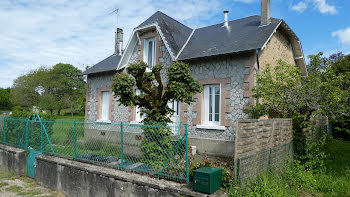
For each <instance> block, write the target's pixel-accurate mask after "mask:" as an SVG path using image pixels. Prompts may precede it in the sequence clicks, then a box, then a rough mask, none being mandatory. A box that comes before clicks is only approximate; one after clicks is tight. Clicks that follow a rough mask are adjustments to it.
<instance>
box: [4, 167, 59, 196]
mask: <svg viewBox="0 0 350 197" xmlns="http://www.w3.org/2000/svg"><path fill="white" fill-rule="evenodd" d="M17 196H18V197H19V196H21V197H22V196H28V197H29V196H38V197H39V196H41V197H65V195H63V194H61V193H59V192H57V191H52V190H50V189H47V188H44V187H42V186H40V185H38V184H37V183H35V181H34V180H33V179H30V178H28V177H19V176H17V175H15V174H13V173H7V172H4V171H0V197H17Z"/></svg>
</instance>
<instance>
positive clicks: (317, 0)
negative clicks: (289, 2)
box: [291, 0, 338, 14]
mask: <svg viewBox="0 0 350 197" xmlns="http://www.w3.org/2000/svg"><path fill="white" fill-rule="evenodd" d="M309 3H310V4H312V5H313V6H314V8H315V9H317V10H318V11H319V12H320V13H322V14H336V13H338V11H337V9H336V7H335V6H333V5H330V4H328V3H327V1H326V0H305V1H300V2H299V3H298V4H296V5H294V6H292V7H291V9H292V10H294V11H297V12H304V11H305V10H306V9H307V7H308V4H309Z"/></svg>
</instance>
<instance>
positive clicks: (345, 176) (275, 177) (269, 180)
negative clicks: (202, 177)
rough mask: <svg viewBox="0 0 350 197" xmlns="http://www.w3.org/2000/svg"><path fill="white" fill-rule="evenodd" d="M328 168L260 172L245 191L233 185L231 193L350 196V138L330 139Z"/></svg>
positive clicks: (295, 167)
mask: <svg viewBox="0 0 350 197" xmlns="http://www.w3.org/2000/svg"><path fill="white" fill-rule="evenodd" d="M327 153H328V154H329V157H328V159H327V161H326V171H325V172H322V173H311V172H309V171H306V170H304V168H303V167H302V166H300V165H294V166H293V167H287V168H286V169H285V170H284V171H283V172H281V173H272V174H271V173H270V174H265V175H264V176H261V177H260V178H258V179H257V180H256V181H254V182H253V183H251V184H250V185H248V186H247V188H246V189H245V191H243V189H240V188H231V191H230V192H229V196H241V195H242V193H245V195H244V196H271V197H272V196H276V197H279V196H307V197H309V196H320V197H321V196H322V197H323V196H327V197H328V196H334V197H338V196H342V197H346V196H348V197H350V142H349V141H340V140H335V139H330V140H329V141H328V143H327Z"/></svg>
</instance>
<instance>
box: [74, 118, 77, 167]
mask: <svg viewBox="0 0 350 197" xmlns="http://www.w3.org/2000/svg"><path fill="white" fill-rule="evenodd" d="M74 160H77V121H76V120H74Z"/></svg>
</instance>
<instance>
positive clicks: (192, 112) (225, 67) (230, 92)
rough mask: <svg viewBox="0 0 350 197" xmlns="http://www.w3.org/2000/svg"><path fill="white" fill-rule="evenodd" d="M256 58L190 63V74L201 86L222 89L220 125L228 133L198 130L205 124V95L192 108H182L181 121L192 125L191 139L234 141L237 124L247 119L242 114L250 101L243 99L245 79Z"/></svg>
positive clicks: (197, 99) (229, 58)
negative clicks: (215, 86) (215, 85)
mask: <svg viewBox="0 0 350 197" xmlns="http://www.w3.org/2000/svg"><path fill="white" fill-rule="evenodd" d="M252 58H254V57H253V56H249V55H247V56H244V55H241V56H237V57H225V58H222V57H221V58H212V59H208V60H205V61H201V62H191V63H189V65H190V70H191V73H192V75H193V76H194V78H195V79H196V80H198V81H199V82H200V83H201V84H202V85H206V84H208V85H209V84H220V85H221V99H220V101H221V108H220V111H221V112H220V113H221V117H220V119H221V125H223V126H225V127H226V129H225V130H209V129H198V128H196V125H199V124H203V123H204V122H203V121H204V120H203V119H204V117H203V115H204V114H203V113H204V110H203V107H204V106H203V105H204V103H203V101H204V99H203V95H204V93H203V92H202V93H199V94H197V95H196V96H195V98H196V102H195V103H194V104H192V105H191V106H188V105H185V104H183V105H182V106H181V107H182V109H181V113H183V114H181V115H183V117H182V118H181V119H182V120H181V121H184V122H187V123H188V125H189V127H188V128H189V137H193V138H210V139H221V140H232V141H233V140H234V135H235V130H236V121H237V120H238V119H242V118H247V117H248V115H247V114H245V113H244V112H243V109H244V107H245V106H246V105H247V104H248V102H249V98H247V97H245V96H244V91H245V90H244V83H245V81H244V76H245V75H247V74H249V66H253V65H251V59H252Z"/></svg>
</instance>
